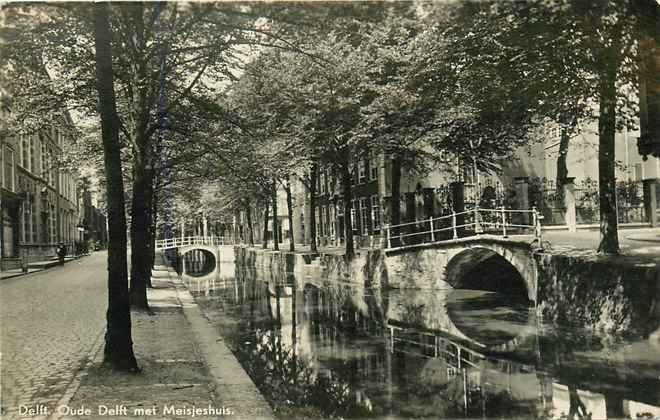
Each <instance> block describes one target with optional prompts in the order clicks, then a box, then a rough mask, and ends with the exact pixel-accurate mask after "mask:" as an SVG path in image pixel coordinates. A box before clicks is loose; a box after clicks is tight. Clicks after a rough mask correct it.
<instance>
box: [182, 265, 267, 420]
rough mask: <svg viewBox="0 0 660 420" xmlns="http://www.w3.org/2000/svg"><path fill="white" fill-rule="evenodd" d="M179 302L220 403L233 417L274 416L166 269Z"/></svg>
mask: <svg viewBox="0 0 660 420" xmlns="http://www.w3.org/2000/svg"><path fill="white" fill-rule="evenodd" d="M170 275H171V276H170V278H171V280H172V282H173V283H174V287H175V288H176V293H177V298H178V300H179V302H180V304H181V308H182V310H183V314H184V315H185V317H186V319H187V320H188V323H189V324H190V327H191V330H192V332H193V335H194V336H195V339H196V341H197V344H198V345H199V349H200V351H201V353H202V356H203V357H204V360H205V362H206V365H207V367H208V370H209V374H210V375H211V378H212V379H213V382H214V383H215V386H216V392H217V394H218V397H219V398H220V400H221V402H222V404H223V405H224V406H226V407H228V408H230V409H231V410H232V411H233V413H234V414H233V415H232V416H231V417H232V418H236V419H264V420H266V419H275V418H276V417H275V415H274V413H273V410H272V408H271V407H270V404H268V402H267V401H266V399H265V398H264V397H263V395H262V394H261V392H259V390H258V389H257V387H256V385H255V384H254V382H253V381H252V379H251V378H250V377H249V376H248V374H247V372H245V370H244V369H243V367H242V366H241V364H240V363H239V362H238V360H237V359H236V357H235V356H234V354H233V353H232V352H231V350H230V349H229V348H228V347H227V345H226V344H225V343H224V340H223V339H222V337H220V335H219V334H218V332H217V331H216V330H215V329H214V328H213V326H212V325H211V324H210V323H209V321H208V319H206V317H205V316H204V314H203V313H202V311H201V310H200V309H199V307H198V306H197V304H196V303H195V300H194V299H193V297H192V295H191V294H190V292H189V291H188V289H187V288H186V287H185V285H184V284H183V282H182V281H181V280H180V279H179V278H178V276H176V274H175V273H172V272H170Z"/></svg>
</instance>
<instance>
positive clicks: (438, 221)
mask: <svg viewBox="0 0 660 420" xmlns="http://www.w3.org/2000/svg"><path fill="white" fill-rule="evenodd" d="M542 219H543V216H541V215H540V214H539V212H538V211H537V210H536V208H532V209H531V210H514V209H506V208H504V207H501V208H498V209H486V208H479V207H475V208H473V209H470V210H465V211H462V212H459V213H451V214H447V215H444V216H440V217H436V218H429V219H425V220H416V221H414V222H408V223H400V224H397V225H385V226H384V227H383V230H384V231H385V232H384V233H385V241H386V242H385V244H386V245H385V248H386V249H395V248H400V247H404V246H410V245H417V244H423V243H433V242H440V241H445V240H452V239H458V238H462V237H468V236H474V235H479V234H482V233H488V234H494V235H500V236H502V237H507V236H509V235H517V234H530V233H532V234H533V235H534V236H535V237H536V238H537V239H538V240H539V241H540V240H541V220H542Z"/></svg>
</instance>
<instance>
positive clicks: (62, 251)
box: [57, 242, 66, 265]
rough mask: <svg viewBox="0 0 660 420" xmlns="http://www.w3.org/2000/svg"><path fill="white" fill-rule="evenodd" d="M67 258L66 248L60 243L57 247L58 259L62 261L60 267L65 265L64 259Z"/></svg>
mask: <svg viewBox="0 0 660 420" xmlns="http://www.w3.org/2000/svg"><path fill="white" fill-rule="evenodd" d="M65 256H66V246H65V245H64V244H63V243H62V242H60V244H59V245H58V246H57V258H59V260H60V265H64V257H65Z"/></svg>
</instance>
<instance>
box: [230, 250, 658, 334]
mask: <svg viewBox="0 0 660 420" xmlns="http://www.w3.org/2000/svg"><path fill="white" fill-rule="evenodd" d="M235 255H236V265H237V267H240V268H247V269H255V270H257V271H258V272H259V273H261V274H263V275H264V276H265V277H266V278H269V279H270V278H272V279H281V280H282V281H284V279H286V278H287V277H286V275H287V273H289V278H290V277H291V276H293V277H294V278H295V281H298V282H323V281H332V282H335V283H347V284H354V285H360V286H365V287H370V288H382V289H387V288H394V289H403V288H414V289H428V290H433V289H439V288H449V287H452V285H451V282H447V281H445V280H447V272H448V271H450V270H451V269H452V268H451V267H449V270H448V268H447V266H448V261H449V259H447V258H441V255H440V254H438V256H437V257H433V258H430V257H429V255H430V254H429V253H428V252H426V253H424V252H423V250H420V251H411V252H407V253H399V254H397V255H392V256H390V255H385V253H384V252H382V251H381V250H377V249H376V250H370V251H367V252H361V253H360V254H359V255H358V256H357V257H356V258H354V259H353V260H352V261H350V262H349V261H347V260H346V258H345V257H344V256H343V255H338V254H320V255H319V256H318V257H317V258H313V257H312V256H311V255H309V254H294V253H291V252H288V251H272V250H263V249H256V248H247V247H236V251H235ZM529 255H530V261H531V262H530V264H534V267H533V272H534V273H535V276H536V285H535V287H536V291H535V293H534V295H535V299H532V300H535V301H536V307H537V312H538V313H539V315H540V316H541V317H542V319H543V320H544V322H546V323H552V324H555V325H568V324H570V325H572V326H576V327H579V328H586V329H588V330H592V331H597V332H602V333H608V334H624V335H642V336H646V335H648V334H649V333H650V332H652V331H654V330H656V329H657V328H658V327H659V326H660V267H658V264H656V263H654V262H653V261H651V260H637V259H633V258H631V257H599V256H595V255H590V254H587V253H585V254H583V255H579V254H576V253H572V254H571V255H568V254H565V253H548V252H545V253H542V252H533V251H532V250H531V249H530V254H529ZM475 258H477V259H478V258H482V256H481V255H480V254H479V253H475ZM463 263H464V262H463ZM530 270H531V268H530ZM301 286H304V284H301Z"/></svg>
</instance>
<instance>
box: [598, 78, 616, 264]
mask: <svg viewBox="0 0 660 420" xmlns="http://www.w3.org/2000/svg"><path fill="white" fill-rule="evenodd" d="M615 82H616V71H613V70H612V69H609V68H607V67H606V69H605V70H603V72H602V73H601V75H600V81H599V90H600V115H599V117H598V195H599V198H600V233H601V240H600V245H599V246H598V252H599V253H602V254H618V253H619V236H618V221H617V210H616V173H615V158H614V150H615V147H614V135H615V130H616V127H615V121H616V110H615V107H616V84H615Z"/></svg>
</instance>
